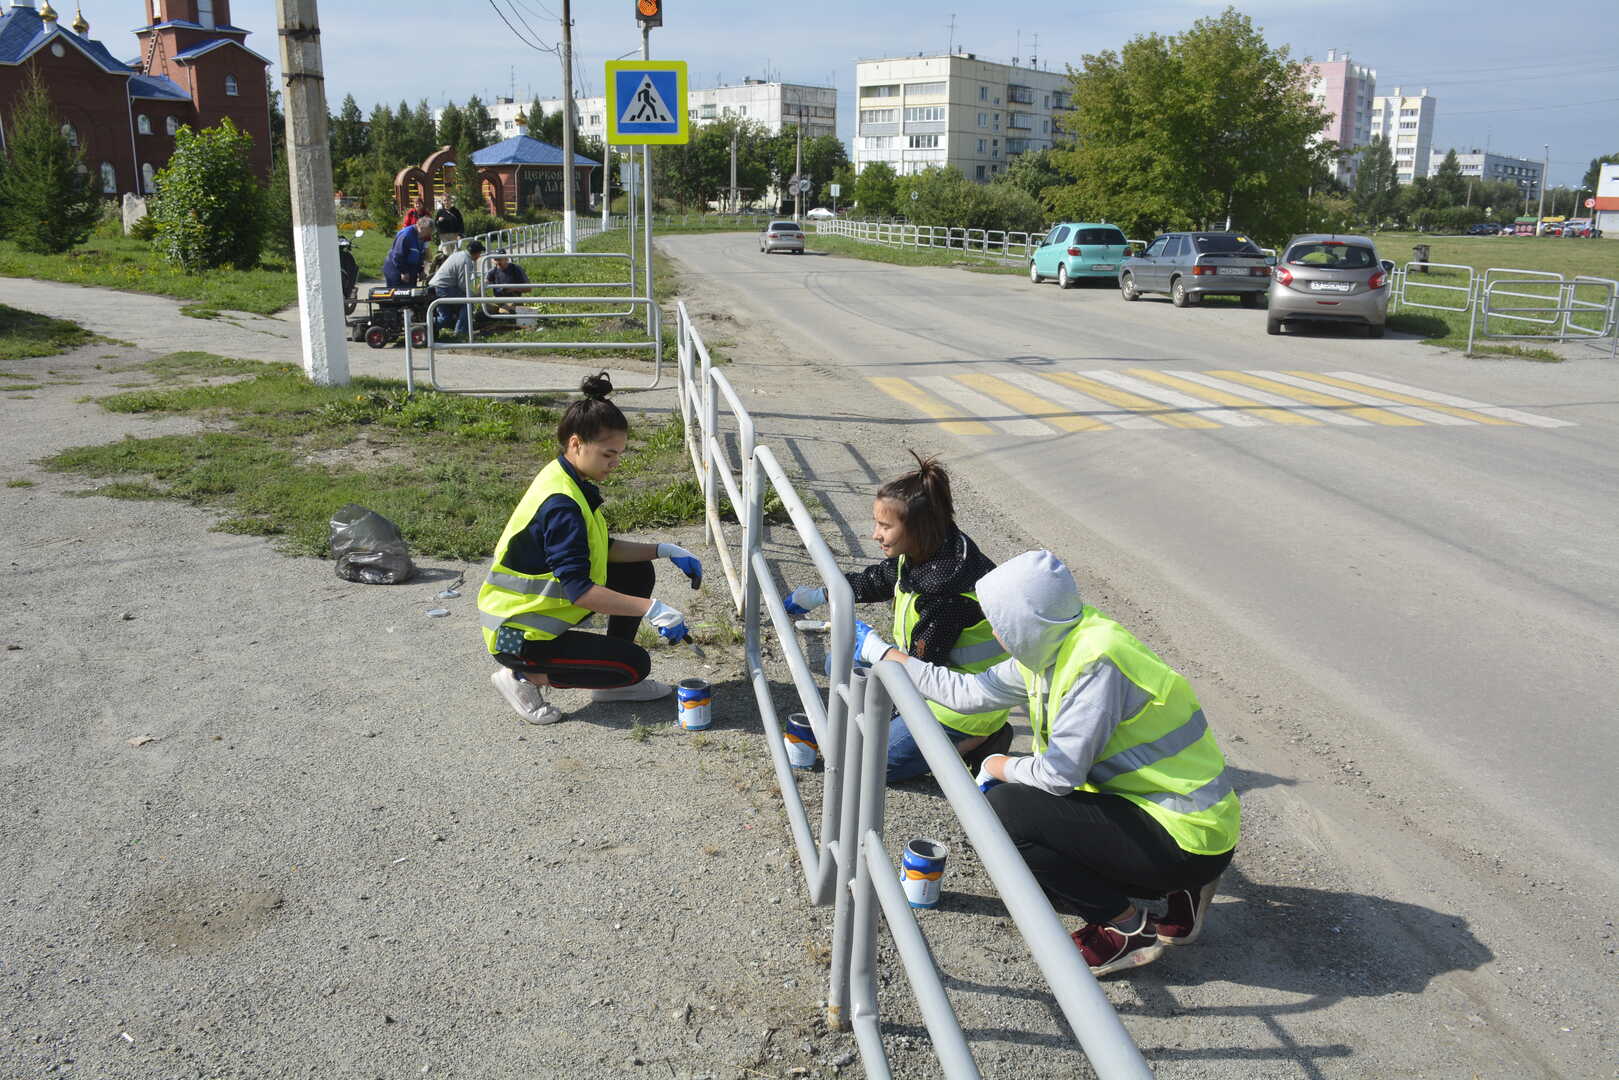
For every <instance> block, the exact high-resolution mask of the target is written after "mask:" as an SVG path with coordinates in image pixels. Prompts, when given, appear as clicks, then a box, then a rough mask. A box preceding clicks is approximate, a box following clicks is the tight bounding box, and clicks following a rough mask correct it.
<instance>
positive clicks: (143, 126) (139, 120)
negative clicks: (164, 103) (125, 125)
mask: <svg viewBox="0 0 1619 1080" xmlns="http://www.w3.org/2000/svg"><path fill="white" fill-rule="evenodd" d="M135 130H136V131H138V132H140V133H141V134H142V135H150V134H151V133H152V118H151V117H150V116H147V115H146V114H145V113H141V114H140V115H139V116H137V117H135Z"/></svg>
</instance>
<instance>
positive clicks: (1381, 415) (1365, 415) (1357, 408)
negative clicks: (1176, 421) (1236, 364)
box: [1208, 371, 1422, 427]
mask: <svg viewBox="0 0 1619 1080" xmlns="http://www.w3.org/2000/svg"><path fill="white" fill-rule="evenodd" d="M1208 374H1210V375H1213V376H1214V377H1215V378H1217V379H1226V380H1229V381H1231V382H1239V383H1242V384H1243V385H1245V386H1252V387H1255V388H1256V389H1259V390H1264V391H1266V392H1268V393H1272V394H1279V395H1281V396H1282V397H1285V398H1291V399H1292V400H1294V401H1298V402H1302V403H1303V404H1305V405H1320V406H1323V407H1325V408H1329V409H1339V410H1341V411H1342V412H1344V413H1347V414H1348V415H1350V416H1358V417H1359V418H1360V419H1362V420H1369V421H1371V422H1372V423H1374V424H1382V425H1384V426H1386V427H1421V426H1422V421H1421V420H1413V419H1412V418H1411V417H1409V416H1401V415H1400V414H1399V413H1392V412H1389V411H1388V410H1386V409H1375V408H1372V407H1370V406H1365V405H1353V404H1351V403H1350V402H1348V401H1345V400H1344V399H1343V398H1339V397H1331V396H1329V395H1327V394H1318V393H1316V392H1315V391H1314V390H1305V389H1304V388H1303V387H1299V386H1291V385H1289V384H1287V383H1283V382H1277V381H1275V380H1274V379H1264V378H1261V377H1259V376H1258V375H1250V374H1248V373H1247V372H1246V371H1211V372H1209V373H1208Z"/></svg>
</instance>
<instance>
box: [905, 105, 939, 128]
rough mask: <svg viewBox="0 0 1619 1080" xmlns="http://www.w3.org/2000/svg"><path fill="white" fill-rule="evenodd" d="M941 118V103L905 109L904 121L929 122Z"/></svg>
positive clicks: (909, 122) (914, 122) (913, 122)
mask: <svg viewBox="0 0 1619 1080" xmlns="http://www.w3.org/2000/svg"><path fill="white" fill-rule="evenodd" d="M943 119H944V106H943V105H917V106H912V107H911V108H908V109H906V110H905V122H906V123H907V124H920V123H931V122H933V121H936V120H943Z"/></svg>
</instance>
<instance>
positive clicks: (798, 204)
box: [793, 102, 804, 225]
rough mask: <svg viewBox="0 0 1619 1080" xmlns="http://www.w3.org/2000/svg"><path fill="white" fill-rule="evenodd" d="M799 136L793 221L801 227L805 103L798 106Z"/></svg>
mask: <svg viewBox="0 0 1619 1080" xmlns="http://www.w3.org/2000/svg"><path fill="white" fill-rule="evenodd" d="M795 133H796V134H797V135H798V143H797V148H796V149H795V150H794V151H793V220H794V221H796V222H798V223H799V224H800V225H802V224H803V223H804V193H803V192H802V191H800V190H799V189H800V188H801V187H803V185H804V103H803V102H799V104H798V127H797V128H796V129H795Z"/></svg>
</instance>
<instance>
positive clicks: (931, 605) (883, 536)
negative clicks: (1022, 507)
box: [783, 451, 1012, 784]
mask: <svg viewBox="0 0 1619 1080" xmlns="http://www.w3.org/2000/svg"><path fill="white" fill-rule="evenodd" d="M911 456H912V457H914V458H916V469H915V470H913V471H912V472H908V473H906V474H905V475H904V476H901V477H899V478H898V479H896V480H890V481H889V482H888V483H886V484H884V485H883V486H882V487H881V488H879V489H878V490H877V496H876V498H875V499H873V500H872V504H871V518H872V533H871V536H872V539H873V540H875V541H877V546H878V547H880V548H882V552H883V556H884V558H883V561H882V562H880V563H875V564H873V565H871V566H868V567H866V568H865V569H864V570H858V571H854V572H851V573H848V574H845V575H844V576H845V578H847V580H848V582H849V587H850V588H851V589H852V590H854V599H855V603H857V604H876V603H882V602H883V601H888V600H891V601H893V603H894V640H895V642H896V643H897V644H898V645H899V647H900V648H901V649H904V650H905V651H906V652H908V653H909V654H910V655H912V656H914V657H916V658H917V659H919V660H926V661H928V662H930V663H935V664H940V665H942V666H944V667H947V668H950V669H951V670H953V671H960V672H964V673H969V674H970V673H974V672H979V671H983V670H984V669H986V668H988V667H991V666H992V665H994V664H996V663H998V662H1000V661H1002V660H1004V659H1006V651H1005V650H1004V649H1002V648H1001V647H1000V646H999V645H998V644H996V642H995V638H994V635H993V634H992V633H991V632H990V629H989V623H988V622H986V621H985V619H984V612H983V609H981V608H980V607H979V606H978V598H977V596H976V595H974V593H973V588H974V586H975V585H977V583H978V579H979V578H980V577H982V576H983V575H984V574H986V573H988V572H989V571H991V570H993V569H994V568H995V564H994V563H993V562H992V561H990V559H989V558H988V557H987V556H986V555H984V553H983V552H981V551H979V550H978V545H977V544H975V543H973V541H972V538H971V537H970V536H968V535H967V534H966V533H964V532H962V531H961V530H960V529H958V528H957V527H956V512H955V503H954V502H953V500H952V499H951V496H950V474H949V473H947V472H945V469H944V466H943V465H940V464H939V462H938V459H937V458H932V457H928V458H923V457H921V456H920V455H918V454H916V453H915V452H914V451H913V452H912V453H911ZM783 603H784V604H785V606H786V608H787V611H788V612H789V613H790V614H793V615H801V614H804V613H805V612H807V611H809V610H810V609H811V608H814V607H819V606H820V605H821V604H824V603H826V590H825V589H822V588H819V587H812V586H804V587H801V588H797V589H794V590H793V591H792V592H791V593H789V594H788V595H787V597H786V598H785V599H784V601H783ZM933 714H934V716H935V717H937V718H938V720H939V723H940V724H941V725H943V727H944V730H945V733H946V734H947V735H949V736H950V738H951V741H953V742H954V743H955V744H956V748H957V749H958V750H959V751H960V752H961V755H962V757H963V758H964V759H965V760H966V761H967V763H968V765H969V766H970V767H971V768H974V769H976V768H977V767H978V763H979V762H980V761H982V760H983V758H985V757H987V756H988V755H990V754H998V753H1004V752H1005V751H1006V749H1007V748H1008V747H1009V746H1011V745H1012V727H1011V725H1010V724H1008V723H1007V719H1006V717H1007V710H1005V709H991V710H989V711H987V712H978V713H959V712H956V711H954V710H952V709H949V708H946V707H945V706H943V705H939V706H936V707H935V708H934V710H933ZM927 771H928V763H927V760H926V759H925V758H924V757H923V756H922V751H921V750H920V749H919V748H918V747H917V745H916V740H915V739H914V738H912V737H911V732H910V729H909V728H907V727H906V725H905V721H904V720H903V719H901V718H900V717H898V716H895V717H894V719H893V722H892V724H891V725H890V726H889V729H888V782H889V783H891V784H892V783H898V782H899V781H901V780H909V779H911V778H913V777H917V776H921V775H923V774H924V773H926V772H927Z"/></svg>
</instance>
